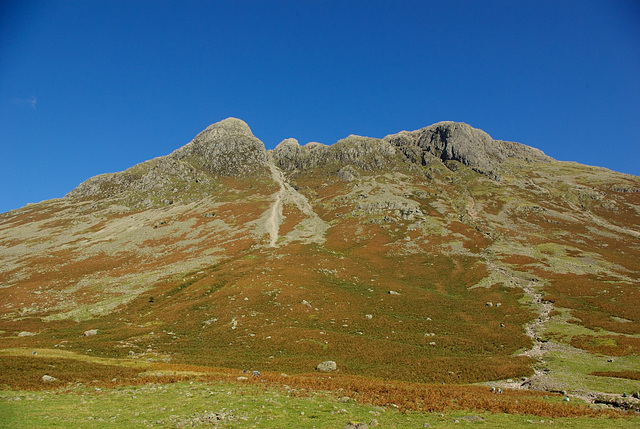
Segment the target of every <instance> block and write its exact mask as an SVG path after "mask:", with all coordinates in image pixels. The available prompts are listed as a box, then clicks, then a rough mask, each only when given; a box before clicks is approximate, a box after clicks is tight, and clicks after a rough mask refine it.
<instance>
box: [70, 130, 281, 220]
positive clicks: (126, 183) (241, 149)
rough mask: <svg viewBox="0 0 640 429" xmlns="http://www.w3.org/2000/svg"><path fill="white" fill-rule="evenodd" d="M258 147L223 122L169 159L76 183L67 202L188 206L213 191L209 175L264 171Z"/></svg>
mask: <svg viewBox="0 0 640 429" xmlns="http://www.w3.org/2000/svg"><path fill="white" fill-rule="evenodd" d="M267 162H268V156H267V152H266V150H265V147H264V144H263V143H262V142H261V141H260V140H258V139H257V138H256V137H255V136H254V135H253V134H252V133H251V129H250V128H249V126H248V125H247V124H245V123H244V122H243V121H241V120H240V119H235V118H228V119H225V120H223V121H220V122H217V123H215V124H213V125H210V126H209V127H207V128H206V129H205V130H204V131H202V132H201V133H200V134H198V135H197V136H196V137H195V138H194V139H193V140H192V141H191V142H190V143H188V144H187V145H185V146H183V147H181V148H180V149H177V150H176V151H174V152H172V153H171V154H169V155H166V156H163V157H159V158H156V159H152V160H150V161H146V162H143V163H141V164H138V165H135V166H133V167H131V168H129V169H127V170H125V171H122V172H119V173H108V174H101V175H98V176H95V177H92V178H90V179H88V180H86V181H85V182H83V183H81V184H80V185H79V186H78V187H77V188H75V189H74V190H72V191H71V192H69V193H68V194H67V198H72V199H77V198H88V197H89V198H90V197H99V198H112V197H117V198H121V199H122V200H123V201H122V203H124V204H125V205H127V206H129V207H132V208H136V209H144V208H150V207H153V206H166V205H171V204H173V203H174V202H183V203H186V202H191V201H196V200H198V199H200V198H202V197H203V196H204V195H208V194H210V193H211V191H212V190H213V189H214V186H215V177H217V176H223V177H247V176H251V175H259V174H264V175H265V176H266V175H267V174H268V173H267V168H266V165H267Z"/></svg>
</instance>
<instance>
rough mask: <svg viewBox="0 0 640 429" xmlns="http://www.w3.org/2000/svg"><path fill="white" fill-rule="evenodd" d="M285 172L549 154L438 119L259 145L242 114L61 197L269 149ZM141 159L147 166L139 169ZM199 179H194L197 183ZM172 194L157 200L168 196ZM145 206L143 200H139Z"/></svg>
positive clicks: (233, 161)
mask: <svg viewBox="0 0 640 429" xmlns="http://www.w3.org/2000/svg"><path fill="white" fill-rule="evenodd" d="M270 156H271V157H273V160H274V162H275V163H276V164H277V166H278V167H279V168H282V169H284V170H285V171H287V172H292V171H294V170H304V169H309V168H317V167H319V166H321V165H326V164H328V163H332V162H333V163H338V164H345V166H346V165H349V166H351V167H355V168H359V169H362V170H364V171H379V170H383V169H385V168H393V167H396V168H399V169H405V168H412V167H414V166H417V165H419V166H426V165H428V164H429V163H433V162H436V161H438V160H439V161H441V162H443V163H446V162H447V161H459V162H461V163H462V164H464V165H466V166H469V167H470V168H472V169H474V170H475V171H478V172H479V173H481V174H485V175H487V176H488V177H491V178H493V179H496V180H500V177H501V176H500V172H499V170H500V165H501V163H502V162H503V161H504V160H506V159H508V158H516V159H520V160H522V161H524V162H549V161H551V160H552V158H550V157H548V156H546V155H545V154H544V153H543V152H542V151H540V150H538V149H535V148H532V147H529V146H526V145H523V144H521V143H514V142H505V141H502V140H493V139H492V138H491V137H490V136H489V135H488V134H487V133H485V132H484V131H482V130H478V129H475V128H472V127H471V126H469V125H467V124H464V123H458V122H452V121H442V122H438V123H435V124H433V125H430V126H427V127H424V128H421V129H418V130H415V131H401V132H399V133H396V134H390V135H387V136H385V137H384V138H382V139H376V138H371V137H362V136H356V135H350V136H348V137H346V138H344V139H341V140H338V141H337V142H336V143H334V144H333V145H323V144H320V143H314V142H311V143H308V144H306V145H304V146H301V145H300V144H299V143H298V141H297V140H296V139H294V138H289V139H285V140H283V141H282V142H280V143H279V144H278V145H277V146H276V147H275V148H274V149H271V150H267V149H266V148H265V146H264V143H262V141H260V140H259V139H258V138H256V137H255V136H254V135H253V133H252V131H251V128H250V127H249V126H248V125H247V124H246V123H245V122H244V121H242V120H240V119H237V118H227V119H224V120H222V121H220V122H216V123H214V124H211V125H210V126H208V127H207V128H206V129H205V130H203V131H202V132H200V133H199V134H198V135H197V136H196V137H195V138H194V139H193V140H192V141H191V142H189V143H187V144H186V145H184V146H182V147H180V148H178V149H176V150H174V151H173V152H171V153H170V154H168V155H165V156H161V157H158V158H155V159H153V160H149V161H145V162H143V163H140V164H137V165H136V166H133V167H131V168H129V169H127V170H125V171H122V172H117V173H107V174H102V175H99V176H95V177H92V178H90V179H88V180H87V181H85V182H83V183H81V184H80V185H79V186H78V187H76V188H75V189H73V190H72V191H70V192H69V193H68V194H67V195H66V197H69V198H83V197H89V196H96V195H101V196H113V195H114V194H115V193H121V192H123V191H124V190H126V189H127V188H131V189H133V190H138V191H142V192H147V193H148V192H152V191H156V190H157V188H158V184H161V186H162V187H166V186H169V184H170V183H172V182H176V181H177V182H178V183H179V184H180V185H181V188H178V190H181V191H183V192H187V193H188V189H189V188H192V186H190V184H191V185H192V184H193V183H203V184H204V185H206V184H207V183H209V180H208V179H209V177H210V176H211V175H214V176H216V175H220V176H241V175H252V174H259V175H260V174H262V175H266V174H268V171H267V169H266V167H267V165H268V159H269V157H270ZM145 167H148V168H149V170H150V171H142V172H140V171H139V170H144V169H145ZM200 186H202V185H200ZM172 201H173V200H172V199H163V200H161V201H160V202H161V203H163V204H168V203H169V202H172ZM145 205H146V206H148V205H149V202H146V203H143V204H142V206H145Z"/></svg>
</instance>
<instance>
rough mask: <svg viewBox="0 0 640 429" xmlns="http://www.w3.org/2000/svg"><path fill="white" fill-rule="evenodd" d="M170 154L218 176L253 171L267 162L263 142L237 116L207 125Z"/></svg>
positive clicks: (243, 173) (244, 173) (236, 174)
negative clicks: (187, 142)
mask: <svg viewBox="0 0 640 429" xmlns="http://www.w3.org/2000/svg"><path fill="white" fill-rule="evenodd" d="M170 156H171V157H172V158H175V159H177V160H184V161H187V162H189V163H191V164H193V165H195V166H197V167H200V168H201V169H203V170H205V171H208V172H210V173H212V174H217V175H221V176H238V175H246V174H253V173H255V172H257V171H260V170H261V169H262V168H263V167H264V166H265V165H266V164H267V152H266V150H265V148H264V144H263V143H262V142H261V141H260V140H258V139H257V138H256V137H255V136H254V135H253V134H252V133H251V129H250V128H249V126H248V125H247V124H246V123H244V122H243V121H241V120H240V119H236V118H228V119H225V120H223V121H220V122H217V123H215V124H213V125H210V126H209V127H207V129H205V130H204V131H202V132H201V133H200V134H198V135H197V136H196V138H195V139H193V141H192V142H191V143H189V144H187V145H186V146H184V147H182V148H180V149H178V150H176V151H175V152H173V153H172V154H171V155H170Z"/></svg>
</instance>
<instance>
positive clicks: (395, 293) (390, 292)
mask: <svg viewBox="0 0 640 429" xmlns="http://www.w3.org/2000/svg"><path fill="white" fill-rule="evenodd" d="M387 293H388V294H389V295H400V292H396V291H395V290H390V291H389V292H387Z"/></svg>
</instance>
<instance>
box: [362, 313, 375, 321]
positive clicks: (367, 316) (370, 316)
mask: <svg viewBox="0 0 640 429" xmlns="http://www.w3.org/2000/svg"><path fill="white" fill-rule="evenodd" d="M364 318H365V319H367V320H371V319H373V314H365V315H364Z"/></svg>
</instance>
